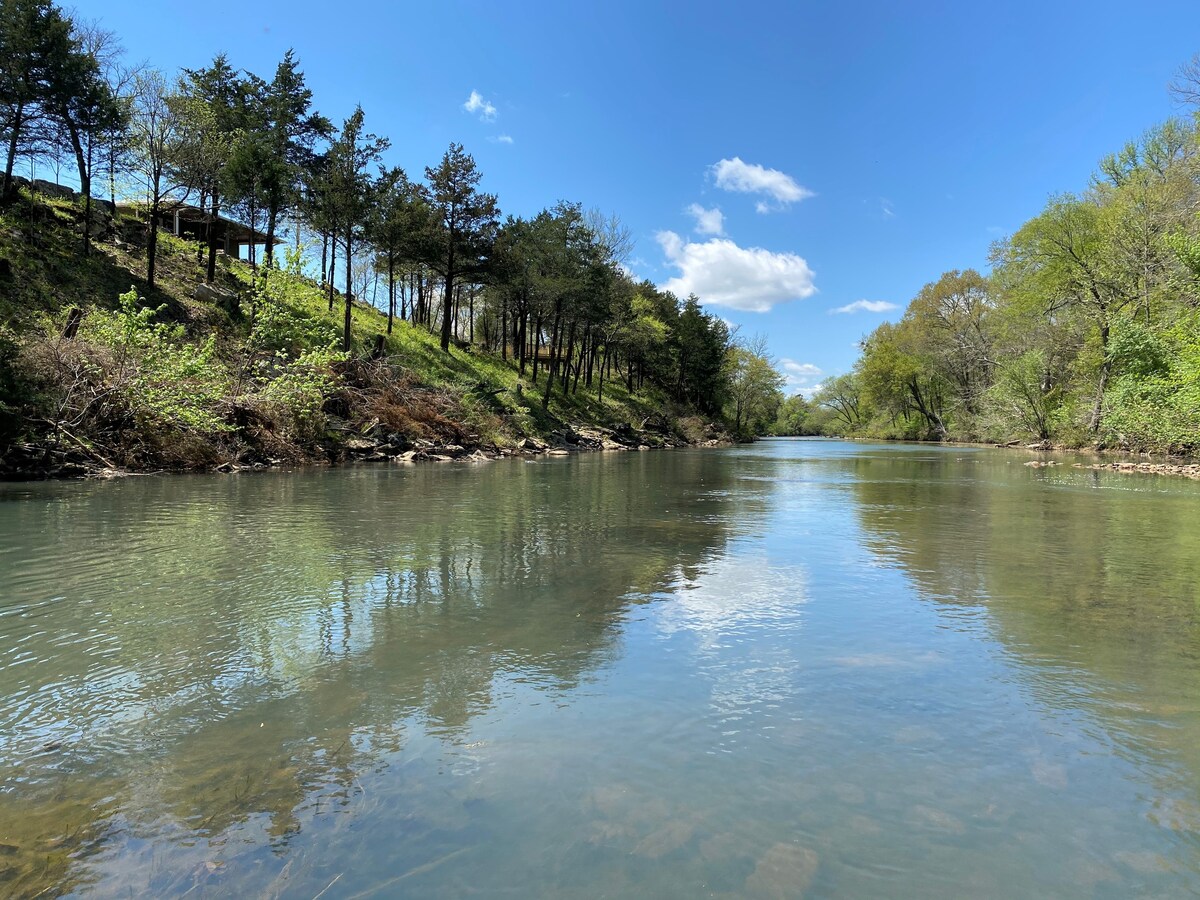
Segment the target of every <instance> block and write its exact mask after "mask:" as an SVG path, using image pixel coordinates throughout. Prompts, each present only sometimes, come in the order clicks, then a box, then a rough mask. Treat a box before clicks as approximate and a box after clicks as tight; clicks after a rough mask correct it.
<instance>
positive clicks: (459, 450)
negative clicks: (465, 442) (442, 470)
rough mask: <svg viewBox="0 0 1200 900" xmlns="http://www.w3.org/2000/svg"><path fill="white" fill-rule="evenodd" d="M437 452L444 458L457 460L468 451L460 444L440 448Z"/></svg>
mask: <svg viewBox="0 0 1200 900" xmlns="http://www.w3.org/2000/svg"><path fill="white" fill-rule="evenodd" d="M437 451H438V452H439V453H441V454H443V455H444V456H449V457H450V458H451V459H457V458H458V457H460V456H464V455H466V452H467V451H466V449H465V448H464V447H461V446H460V445H458V444H447V445H446V446H444V447H438V448H437Z"/></svg>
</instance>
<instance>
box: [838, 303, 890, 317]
mask: <svg viewBox="0 0 1200 900" xmlns="http://www.w3.org/2000/svg"><path fill="white" fill-rule="evenodd" d="M899 308H900V307H899V306H897V305H896V304H895V303H889V302H888V301H887V300H855V301H854V302H853V303H847V304H846V305H845V306H839V307H837V308H836V309H831V310H830V311H829V314H830V315H837V314H838V313H860V312H869V313H885V312H891V311H892V310H893V309H899Z"/></svg>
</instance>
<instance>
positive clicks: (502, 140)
mask: <svg viewBox="0 0 1200 900" xmlns="http://www.w3.org/2000/svg"><path fill="white" fill-rule="evenodd" d="M488 140H489V141H491V142H492V143H493V144H511V143H512V142H513V139H512V135H511V134H498V135H494V136H493V137H489V138H488Z"/></svg>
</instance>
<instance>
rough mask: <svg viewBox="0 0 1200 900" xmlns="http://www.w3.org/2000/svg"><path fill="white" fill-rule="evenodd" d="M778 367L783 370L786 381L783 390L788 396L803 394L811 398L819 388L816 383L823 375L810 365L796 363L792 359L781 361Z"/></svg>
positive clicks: (818, 383)
mask: <svg viewBox="0 0 1200 900" xmlns="http://www.w3.org/2000/svg"><path fill="white" fill-rule="evenodd" d="M779 365H780V366H781V367H782V368H783V376H784V378H785V379H786V382H785V384H784V389H785V390H786V391H787V392H788V393H789V394H803V395H804V396H806V397H811V396H812V395H813V394H815V393H816V392H817V391H818V390H820V388H821V383H820V382H819V381H817V379H818V378H820V377H821V376H822V375H824V374H825V373H824V372H822V371H821V370H820V369H819V368H818V367H817V366H814V365H813V364H812V363H802V362H796V361H795V360H794V359H787V358H784V359H781V360H780V361H779Z"/></svg>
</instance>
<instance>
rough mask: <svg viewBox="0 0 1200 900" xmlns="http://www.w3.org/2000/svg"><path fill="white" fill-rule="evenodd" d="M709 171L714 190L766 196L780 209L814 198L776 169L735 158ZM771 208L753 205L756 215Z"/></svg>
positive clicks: (716, 164)
mask: <svg viewBox="0 0 1200 900" xmlns="http://www.w3.org/2000/svg"><path fill="white" fill-rule="evenodd" d="M711 171H712V174H713V178H714V179H715V180H716V183H717V187H719V188H721V189H722V190H725V191H734V192H736V193H739V194H766V195H767V196H768V197H770V198H771V199H772V200H774V201H775V202H776V203H777V204H778V205H779V207H780V208H782V207H785V206H787V205H788V204H789V203H798V202H799V201H801V200H804V199H806V198H808V197H812V196H815V195H814V194H813V192H812V191H810V190H809V189H808V188H806V187H802V186H800V185H799V184H797V183H796V179H794V178H792V176H791V175H787V174H785V173H783V172H780V171H779V170H778V169H768V168H766V167H765V166H760V165H757V164H755V163H747V162H743V161H742V160H741V159H740V158H739V157H737V156H735V157H733V159H723V160H721V161H720V162H718V163H715V164H714V165H713V166H712V170H711ZM771 208H772V207H771V205H770V204H769V203H767V202H765V201H761V200H760V201H759V202H758V204H757V205H756V206H755V209H757V210H758V211H759V212H760V213H765V212H770V211H771Z"/></svg>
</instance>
